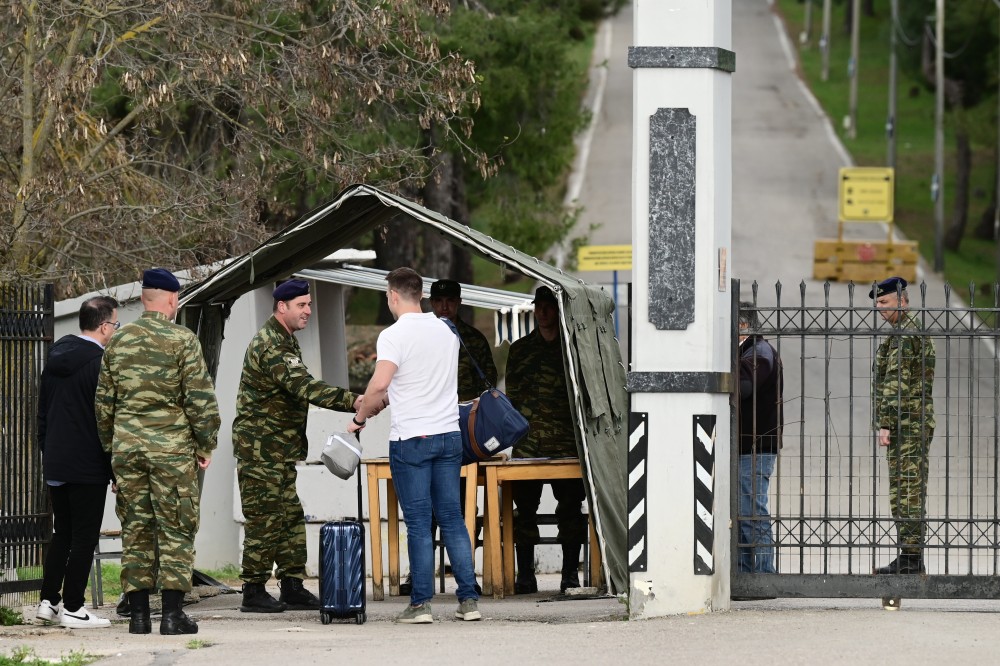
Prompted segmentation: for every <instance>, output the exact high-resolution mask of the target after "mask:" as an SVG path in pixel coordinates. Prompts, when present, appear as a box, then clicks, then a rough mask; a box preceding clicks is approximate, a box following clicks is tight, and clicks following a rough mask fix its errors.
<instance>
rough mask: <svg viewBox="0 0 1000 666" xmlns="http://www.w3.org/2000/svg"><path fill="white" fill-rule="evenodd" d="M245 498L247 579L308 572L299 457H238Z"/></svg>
mask: <svg viewBox="0 0 1000 666" xmlns="http://www.w3.org/2000/svg"><path fill="white" fill-rule="evenodd" d="M236 476H237V479H238V480H239V485H240V498H241V501H242V504H243V517H244V519H245V522H244V523H243V571H242V572H241V573H240V579H241V580H243V581H244V582H247V583H266V582H267V581H268V580H270V578H271V569H272V567H273V566H274V565H275V564H276V565H277V571H276V572H275V576H276V577H277V578H278V580H281V579H282V578H288V577H291V578H305V576H306V519H305V514H304V513H303V512H302V502H300V501H299V495H298V493H297V492H296V490H295V479H296V477H297V473H296V471H295V463H270V462H263V461H260V460H237V461H236Z"/></svg>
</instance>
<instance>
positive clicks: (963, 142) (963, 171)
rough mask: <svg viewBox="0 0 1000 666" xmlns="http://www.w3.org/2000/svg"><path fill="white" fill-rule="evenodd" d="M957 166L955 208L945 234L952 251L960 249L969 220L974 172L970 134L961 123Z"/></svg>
mask: <svg viewBox="0 0 1000 666" xmlns="http://www.w3.org/2000/svg"><path fill="white" fill-rule="evenodd" d="M955 167H956V169H955V208H954V212H953V213H952V220H951V225H950V226H949V227H948V230H947V231H946V232H945V235H944V246H945V247H946V248H947V249H949V250H951V251H952V252H957V251H958V246H959V245H960V244H961V242H962V236H964V235H965V225H966V223H967V222H968V220H969V175H970V173H971V172H972V146H971V144H970V143H969V134H968V133H967V132H966V131H965V129H964V128H963V127H962V126H961V124H960V123H959V125H958V127H957V128H956V130H955Z"/></svg>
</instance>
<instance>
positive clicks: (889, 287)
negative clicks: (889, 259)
mask: <svg viewBox="0 0 1000 666" xmlns="http://www.w3.org/2000/svg"><path fill="white" fill-rule="evenodd" d="M903 289H906V280H904V279H903V278H901V277H891V278H886V279H885V280H882V281H881V282H879V283H878V284H877V285H876V286H875V288H874V289H872V290H871V291H869V292H868V298H878V297H879V296H885V295H886V294H895V293H896V292H897V291H900V290H903Z"/></svg>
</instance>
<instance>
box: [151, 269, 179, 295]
mask: <svg viewBox="0 0 1000 666" xmlns="http://www.w3.org/2000/svg"><path fill="white" fill-rule="evenodd" d="M142 288H143V289H162V290H163V291H175V292H176V291H180V290H181V283H180V282H178V281H177V278H175V277H174V274H173V273H171V272H170V271H168V270H167V269H166V268H150V269H149V270H147V271H143V273H142Z"/></svg>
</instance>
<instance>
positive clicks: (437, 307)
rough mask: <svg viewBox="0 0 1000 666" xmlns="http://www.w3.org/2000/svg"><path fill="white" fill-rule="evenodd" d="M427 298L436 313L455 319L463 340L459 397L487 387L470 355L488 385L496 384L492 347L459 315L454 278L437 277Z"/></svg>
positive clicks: (472, 395)
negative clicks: (484, 376) (441, 278)
mask: <svg viewBox="0 0 1000 666" xmlns="http://www.w3.org/2000/svg"><path fill="white" fill-rule="evenodd" d="M430 301H431V309H432V310H433V311H434V314H435V315H437V316H438V317H443V318H445V319H450V320H451V321H453V322H454V323H455V327H456V328H458V334H459V335H461V336H462V342H464V343H465V346H466V347H467V348H468V350H469V351H468V352H466V351H465V349H462V348H461V347H459V350H458V401H459V402H465V401H467V400H472V399H474V398H478V397H479V395H480V394H481V393H482V392H483V391H485V390H486V385H485V383H484V382H483V379H482V377H480V376H479V373H478V372H476V368H475V367H474V366H473V364H472V359H475V360H476V364H478V365H479V369H480V370H482V371H483V374H484V375H486V381H488V382H489V383H490V386H496V385H497V366H496V364H495V363H494V362H493V348H492V347H490V343H489V342H488V341H487V340H486V336H485V335H483V334H482V332H480V330H479V329H478V328H476V327H475V326H471V325H469V324H466V323H465V322H464V321H462V320H461V319H460V318H459V316H458V309H459V308H460V307H461V305H462V285H460V284H459V283H457V282H455V281H454V280H438V281H437V282H435V283H433V284H432V285H431V298H430ZM470 354H471V357H470Z"/></svg>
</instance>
